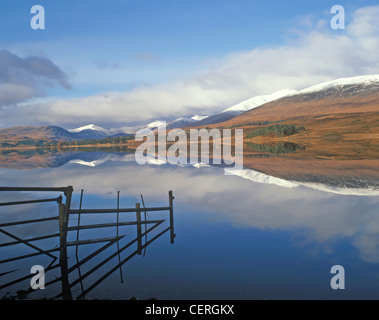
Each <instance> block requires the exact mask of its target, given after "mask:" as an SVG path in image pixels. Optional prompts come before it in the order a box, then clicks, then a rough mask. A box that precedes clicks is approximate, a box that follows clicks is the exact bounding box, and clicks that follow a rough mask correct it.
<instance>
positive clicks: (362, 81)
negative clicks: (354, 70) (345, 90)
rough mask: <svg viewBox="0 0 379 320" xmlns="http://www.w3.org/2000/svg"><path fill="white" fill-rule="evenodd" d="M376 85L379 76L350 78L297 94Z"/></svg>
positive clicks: (317, 86)
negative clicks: (334, 88) (352, 86)
mask: <svg viewBox="0 0 379 320" xmlns="http://www.w3.org/2000/svg"><path fill="white" fill-rule="evenodd" d="M374 83H379V74H374V75H366V76H358V77H350V78H340V79H336V80H332V81H326V82H322V83H319V84H316V85H313V86H310V87H308V88H305V89H302V90H300V91H298V92H297V94H305V93H314V92H319V91H323V90H327V89H330V88H333V87H341V86H347V85H364V86H367V85H370V84H374Z"/></svg>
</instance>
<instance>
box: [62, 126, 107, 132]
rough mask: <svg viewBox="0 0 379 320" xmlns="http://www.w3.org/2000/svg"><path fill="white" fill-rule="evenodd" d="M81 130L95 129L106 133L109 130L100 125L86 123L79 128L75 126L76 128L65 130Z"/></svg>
mask: <svg viewBox="0 0 379 320" xmlns="http://www.w3.org/2000/svg"><path fill="white" fill-rule="evenodd" d="M83 130H95V131H99V132H104V133H106V134H107V133H108V132H109V130H106V129H104V128H102V127H99V126H97V125H95V124H88V125H86V126H83V127H80V128H76V129H69V130H67V131H69V132H74V133H76V132H81V131H83Z"/></svg>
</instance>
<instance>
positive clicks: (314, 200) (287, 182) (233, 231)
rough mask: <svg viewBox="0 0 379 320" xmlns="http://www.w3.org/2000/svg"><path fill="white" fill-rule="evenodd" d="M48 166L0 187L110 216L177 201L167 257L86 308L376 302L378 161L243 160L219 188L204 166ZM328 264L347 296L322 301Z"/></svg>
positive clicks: (220, 176)
mask: <svg viewBox="0 0 379 320" xmlns="http://www.w3.org/2000/svg"><path fill="white" fill-rule="evenodd" d="M258 153H261V151H258ZM294 154H296V152H295V153H294ZM50 156H51V155H50ZM56 156H58V157H56V158H55V160H56V159H59V161H58V160H56V161H55V162H54V161H52V160H51V159H49V161H46V162H45V164H47V165H46V167H35V168H34V169H33V170H14V169H5V168H3V169H0V180H1V181H2V183H1V184H2V185H5V184H6V185H9V186H20V185H25V186H27V185H29V186H31V185H35V183H36V181H38V184H39V185H44V186H62V185H73V186H75V190H76V194H75V196H74V198H73V204H74V205H75V206H76V207H78V205H79V198H78V197H79V196H78V192H77V191H78V190H80V189H84V190H85V193H86V199H87V200H88V201H90V202H91V203H93V204H95V205H96V206H99V207H112V206H114V195H115V194H116V193H117V191H118V190H121V191H122V194H123V195H125V198H124V199H123V203H124V204H127V206H133V205H134V204H135V203H136V202H138V201H139V200H140V198H139V197H140V195H141V194H143V195H144V197H145V198H146V199H149V202H151V203H154V204H157V205H160V202H161V200H162V190H174V193H175V198H176V200H175V227H176V233H177V234H178V237H177V239H176V240H175V245H174V246H170V244H169V243H167V241H160V242H159V241H158V242H156V243H155V244H154V246H152V247H151V248H154V249H151V250H149V249H148V253H149V254H147V255H146V257H145V258H142V257H139V258H137V259H132V260H131V261H130V263H129V264H128V265H125V283H124V284H121V283H120V281H119V275H118V273H117V272H115V273H114V274H113V275H112V276H110V277H109V279H107V280H106V281H104V282H103V283H102V284H101V285H99V286H98V287H97V290H95V291H94V292H93V293H92V295H91V294H89V295H88V296H87V298H88V299H91V298H112V299H113V298H115V299H129V298H130V297H131V296H136V297H138V298H141V299H144V298H146V299H147V298H151V297H155V298H158V299H181V298H183V299H281V298H290V299H291V298H338V299H339V298H379V282H378V283H376V281H372V279H376V278H378V277H379V272H378V271H377V268H376V264H377V263H379V249H378V248H379V236H378V234H379V228H378V227H377V226H379V221H378V219H379V218H378V215H377V210H378V209H377V208H378V205H379V199H378V177H377V174H378V173H377V172H378V171H376V169H377V167H376V166H377V164H376V162H377V161H375V160H372V161H371V160H364V161H361V162H359V161H358V160H357V161H350V160H346V161H342V160H341V161H340V162H338V161H329V160H325V159H319V160H317V161H316V160H314V161H306V160H304V159H289V158H283V157H281V156H280V155H278V157H269V158H248V157H247V158H246V159H245V167H246V168H245V169H244V170H243V171H242V172H241V174H240V176H233V175H231V176H226V175H224V171H223V170H220V168H216V167H211V166H207V167H202V166H199V168H195V167H193V166H186V167H179V166H171V165H160V166H157V165H154V164H150V165H146V166H138V165H136V164H135V161H134V154H123V153H104V152H91V153H74V152H72V153H68V154H59V153H58V154H56ZM23 161H25V159H23ZM53 162H54V163H55V165H54V167H49V164H50V163H53ZM59 162H60V163H61V164H60V165H57V164H58V163H59ZM291 179H292V180H291ZM11 212H12V218H15V217H17V215H18V214H21V213H18V212H16V211H14V210H11ZM37 212H38V215H37V217H40V215H43V214H44V212H45V214H46V211H38V210H37ZM36 214H37V213H36ZM8 219H10V212H9V211H8V213H5V212H3V213H2V214H1V215H0V223H5V222H7V220H8ZM101 223H105V222H104V221H101ZM17 232H18V233H17V234H18V235H21V234H23V235H26V236H27V237H31V236H32V233H33V232H36V231H35V230H31V229H18V230H17ZM1 241H5V236H2V237H1ZM7 241H9V239H7ZM168 242H169V241H168ZM0 249H4V248H0ZM0 254H2V258H1V259H4V257H6V256H7V253H5V256H4V251H3V250H0ZM99 259H100V258H99ZM335 264H341V265H343V266H344V267H345V270H346V274H347V280H346V281H347V283H349V290H346V291H345V292H343V293H341V292H340V293H337V292H334V291H333V290H331V289H330V278H331V276H330V268H331V267H332V266H333V265H335ZM278 265H280V266H281V267H280V269H278V268H277V266H278ZM0 267H1V265H0ZM28 267H29V266H28ZM15 269H16V268H15ZM12 270H13V269H12ZM6 271H9V270H4V272H6ZM0 273H3V270H1V272H0ZM128 275H129V276H128ZM348 281H349V282H348Z"/></svg>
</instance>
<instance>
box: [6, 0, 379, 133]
mask: <svg viewBox="0 0 379 320" xmlns="http://www.w3.org/2000/svg"><path fill="white" fill-rule="evenodd" d="M34 4H39V5H42V6H44V8H45V14H46V29H45V30H33V29H31V27H30V19H31V17H32V16H33V15H32V14H30V8H31V7H32V6H33V5H34ZM336 4H341V5H343V6H344V8H345V10H346V24H347V29H346V30H338V31H336V30H331V28H328V23H329V21H330V19H331V17H332V15H331V14H330V8H331V7H332V6H333V5H336ZM376 5H377V1H365V0H362V1H339V2H336V1H320V0H318V1H306V2H305V1H297V0H296V1H295V0H293V1H273V0H267V1H248V0H234V1H232V0H124V1H122V0H110V1H103V0H101V1H98V0H97V1H93V0H81V1H71V0H69V1H46V0H39V1H38V2H34V1H33V2H31V1H27V0H18V1H14V0H3V1H2V7H1V12H0V29H1V30H2V33H1V37H0V49H2V50H6V51H8V52H10V53H12V54H15V55H17V56H18V57H20V58H22V59H25V58H27V57H29V56H39V57H43V58H45V59H48V60H49V61H51V62H52V63H54V64H55V65H56V66H57V67H58V68H59V69H60V70H61V71H62V72H63V73H64V74H65V77H66V79H67V81H69V83H70V84H71V87H72V88H71V89H70V90H67V88H64V87H62V86H60V85H56V84H52V83H50V85H44V84H42V90H39V92H38V94H34V95H33V96H32V97H31V99H23V100H22V106H23V107H25V105H28V108H29V109H28V110H34V111H36V113H35V114H36V115H37V114H39V113H45V112H39V111H38V110H40V103H42V102H46V103H52V101H54V100H58V99H69V100H70V99H75V98H77V99H78V98H91V97H94V96H96V95H108V93H109V92H116V95H120V94H125V93H127V92H132V93H133V95H132V96H130V94H129V96H128V97H127V99H126V100H127V101H130V100H132V101H133V103H132V105H130V106H129V109H130V108H131V109H133V108H134V109H135V108H138V109H139V110H141V111H140V113H139V114H137V113H135V112H134V111H133V110H132V112H129V109H128V107H125V110H126V109H128V111H127V112H126V111H125V112H126V113H127V114H131V117H130V118H128V119H122V122H125V123H128V122H133V121H142V120H145V119H146V120H147V119H153V118H155V117H159V116H161V117H163V116H165V115H166V111H169V112H168V113H167V115H168V116H175V115H178V116H180V115H183V114H187V113H191V112H197V111H203V110H204V109H206V112H205V113H209V112H214V111H215V110H220V109H222V108H224V107H228V106H230V105H232V104H233V103H237V102H240V101H242V100H244V99H246V98H248V97H250V96H252V95H255V94H256V95H259V94H267V93H270V88H266V87H265V86H263V85H254V83H251V90H248V89H245V90H244V91H241V92H236V90H234V89H231V91H233V92H234V93H233V94H231V95H230V96H228V97H225V98H223V97H219V98H217V99H215V98H214V97H211V96H209V95H207V96H204V97H203V96H202V94H200V95H199V94H197V93H196V92H193V94H192V95H191V97H194V96H198V97H200V96H201V97H203V98H202V99H201V101H199V99H200V98H198V99H195V100H194V101H191V102H189V100H191V99H188V98H187V101H188V103H182V102H181V101H179V100H180V99H178V98H177V97H168V98H167V100H168V101H169V104H170V105H171V107H170V108H168V109H167V110H165V109H164V108H161V107H160V105H161V104H164V105H165V103H164V101H162V102H160V104H159V106H157V108H158V109H159V110H161V112H152V110H151V108H149V107H148V106H147V105H149V104H151V100H150V102H149V101H146V102H145V104H143V103H137V102H136V101H137V100H138V101H140V100H141V99H140V97H138V98H135V94H136V93H137V92H140V91H141V90H144V89H145V88H149V90H150V91H149V92H148V93H147V94H146V95H145V96H148V97H149V96H150V94H151V92H152V91H151V90H153V91H154V95H152V96H151V98H150V99H153V101H158V100H159V99H163V98H162V92H163V93H164V94H163V95H166V96H167V92H168V91H170V90H171V89H170V88H168V87H166V86H168V84H171V85H173V86H172V87H171V88H172V91H177V92H180V90H181V89H182V88H183V86H185V83H192V82H193V81H194V79H196V81H197V82H199V81H200V82H201V81H203V80H204V75H209V74H210V72H211V73H212V72H213V73H214V74H218V76H217V81H220V79H221V78H224V79H226V78H227V77H228V76H229V75H230V73H228V72H227V71H225V70H228V69H229V68H230V69H233V68H234V66H235V64H234V62H233V63H231V60H233V57H235V56H238V55H239V56H240V58H241V57H242V58H243V55H244V54H245V53H246V54H247V53H249V52H253V51H254V52H255V54H256V53H257V52H258V51H264V50H275V49H277V48H281V49H285V48H288V47H289V46H292V47H293V48H295V47H296V48H299V46H301V45H304V43H306V42H307V43H308V47H309V46H312V44H310V41H311V38H310V36H311V35H313V32H318V33H320V35H321V36H324V37H329V39H331V38H333V37H340V39H342V38H343V37H346V35H347V37H349V36H350V35H351V34H350V35H349V34H348V33H349V30H348V27H349V24H350V23H352V24H355V25H356V24H357V22H358V21H360V20H358V19H355V22H354V14H355V13H356V12H357V10H360V9H361V8H367V7H369V6H376ZM375 8H376V7H375ZM366 11H367V12H368V13H367V12H366V14H369V12H370V10H366ZM361 20H362V19H361ZM320 22H323V23H320ZM360 30H361V29H360ZM352 36H356V35H355V34H354V35H352ZM371 42H372V40H371ZM314 43H317V40H315V42H314ZM357 45H358V44H357ZM370 50H371V48H370ZM294 54H299V55H300V54H304V53H303V52H302V51H301V50H300V52H299V53H294ZM335 54H336V53H335ZM278 56H279V57H280V54H279V55H278ZM273 59H274V58H273ZM275 59H277V58H275ZM331 59H335V56H332V57H331ZM273 62H274V61H273ZM246 63H248V62H246ZM369 64H371V65H372V62H371V61H370V62H368V63H367V65H369ZM267 65H268V66H270V62H267ZM240 67H241V68H242V66H240ZM249 67H251V68H252V70H251V73H254V72H255V68H254V67H252V66H251V64H249V65H247V66H246V69H248V68H249ZM272 68H273V70H272V71H273V77H274V76H275V75H274V74H275V72H274V71H275V66H273V67H272ZM342 68H343V67H342V66H341V70H342ZM361 69H362V68H361ZM221 70H223V71H221ZM233 70H235V69H233ZM363 72H364V70H356V71H355V72H352V70H347V72H346V76H352V75H358V74H361V73H363ZM370 72H372V71H370ZM378 73H379V70H378ZM231 74H233V72H231ZM259 74H260V73H259V70H257V75H259ZM328 76H329V77H330V78H333V77H336V76H345V74H344V73H343V72H342V71H339V72H336V73H335V74H333V73H332V72H329V73H327V72H325V76H324V75H319V71H318V72H317V76H314V75H313V76H311V75H309V77H308V78H309V81H303V82H302V83H304V86H305V85H307V84H313V83H316V82H317V81H319V80H324V79H325V80H327V78H328ZM215 77H216V76H215ZM245 77H246V75H245V76H241V79H242V78H245ZM266 77H267V75H265V76H264V77H263V78H264V79H266ZM292 77H293V76H292ZM206 78H207V79H206V81H205V82H206V83H207V84H209V83H211V84H212V86H213V85H214V86H216V87H217V88H216V90H221V91H223V92H225V89H224V88H222V84H221V85H219V84H214V77H212V79H211V80H209V79H208V78H209V77H208V76H207V77H206ZM249 81H250V80H249ZM265 81H266V82H267V80H265ZM232 82H233V83H235V82H236V81H235V80H233V81H232ZM237 82H238V81H237ZM308 82H309V83H308ZM179 83H180V88H179V87H178V86H179ZM162 86H163V91H162ZM280 86H282V84H278V85H277V86H273V88H272V90H271V91H275V90H279V89H286V88H281V87H280ZM293 86H296V84H294V85H293ZM297 86H299V85H297ZM241 87H242V86H241ZM246 87H247V85H246ZM186 88H188V87H186ZM39 89H41V88H39ZM157 90H158V91H159V98H158V97H156V93H157ZM185 91H186V92H187V89H185ZM5 94H6V93H5ZM187 94H188V95H190V93H189V92H187ZM141 96H142V92H141ZM182 96H183V97H185V96H186V94H182ZM124 98H125V97H124V96H123V97H122V99H124ZM118 99H121V98H120V97H118ZM159 101H160V100H159ZM71 102H72V101H71V100H70V101H69V104H70V103H71ZM83 103H88V101H83ZM175 103H177V108H175V110H174V105H175ZM126 104H127V103H125V105H126ZM145 105H146V107H147V109H146V110H147V112H146V113H145V116H144V113H143V108H145ZM183 105H184V106H183ZM17 106H18V107H19V106H20V104H19V103H17ZM45 107H46V106H45ZM107 107H109V108H112V106H108V105H107ZM182 107H183V108H182ZM32 108H35V109H32ZM38 108H39V109H38ZM56 108H57V107H55V108H52V109H51V108H50V107H49V112H51V115H52V117H51V120H49V119H47V118H45V119H44V118H43V117H39V116H38V117H37V118H38V119H37V118H36V120H35V123H41V124H42V123H46V124H47V123H49V122H53V121H54V120H55V117H53V115H54V110H56ZM98 108H101V107H100V106H99V107H98ZM117 108H119V107H117ZM208 108H209V112H208V111H207V110H208ZM37 109H38V110H37ZM74 109H75V108H74ZM12 110H13V109H12ZM13 111H14V110H13ZM174 111H175V112H174ZM17 113H18V112H17ZM15 114H16V112H13V113H12V112H11V113H7V114H4V111H3V116H6V117H9V118H12V119H13V120H14V122H15V123H16V122H20V121H21V122H22V121H23V119H17V120H16V118H17V116H16V115H15ZM87 114H88V118H89V119H88V120H94V121H98V120H99V119H100V120H101V119H103V116H102V115H101V112H99V113H97V115H98V116H96V114H95V113H94V115H95V116H94V117H91V113H90V112H87ZM78 116H79V118H80V121H82V120H83V121H85V120H86V119H85V118H86V114H78ZM79 118H78V119H79ZM91 118H92V119H91ZM115 120H119V119H115ZM78 121H79V120H78ZM106 122H108V123H112V122H113V118H112V117H109V119H107V120H106ZM64 123H65V124H67V125H68V124H69V121H68V120H67V119H66V120H64ZM0 126H3V123H1V122H0Z"/></svg>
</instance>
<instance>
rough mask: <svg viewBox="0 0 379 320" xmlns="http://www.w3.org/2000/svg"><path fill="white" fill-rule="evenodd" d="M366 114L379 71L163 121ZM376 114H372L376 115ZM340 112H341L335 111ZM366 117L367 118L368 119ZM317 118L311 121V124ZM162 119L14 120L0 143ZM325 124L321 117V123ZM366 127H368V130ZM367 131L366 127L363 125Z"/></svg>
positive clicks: (375, 108)
mask: <svg viewBox="0 0 379 320" xmlns="http://www.w3.org/2000/svg"><path fill="white" fill-rule="evenodd" d="M362 113H365V114H366V116H367V115H368V114H371V113H375V114H376V116H378V113H379V75H371V76H360V77H353V78H343V79H337V80H333V81H329V82H324V83H321V84H318V85H315V86H312V87H309V88H306V89H304V90H300V91H296V90H291V89H286V90H281V91H277V92H274V93H272V94H269V95H262V96H256V97H253V98H251V99H248V100H245V101H243V102H240V103H238V104H236V105H234V106H231V107H229V108H227V109H225V110H223V111H221V112H219V113H217V114H213V115H209V116H199V115H196V116H193V117H180V118H178V119H176V120H174V121H167V129H173V128H185V127H205V126H216V125H222V126H224V127H228V126H230V127H232V126H236V125H244V124H249V123H254V122H260V121H267V122H278V121H286V120H293V121H295V120H296V121H300V120H299V119H301V121H300V122H303V123H304V122H309V119H310V118H312V119H317V117H321V116H327V115H342V114H350V115H352V114H362ZM366 116H365V117H364V119H365V120H364V121H363V118H359V119H358V118H356V119H355V122H354V123H355V124H354V123H353V119H350V120H351V121H350V120H349V121H350V122H349V121H347V122H346V123H344V125H345V126H350V125H352V126H353V125H355V128H357V125H356V124H357V122H359V121H361V122H362V123H361V127H362V128H363V127H364V126H366V127H367V126H371V127H372V126H374V127H373V128H371V129H372V130H371V129H370V130H371V131H373V132H376V131H375V130H376V129H377V128H378V127H379V123H376V125H374V123H373V122H372V121H371V122H370V121H369V118H367V117H370V116H372V115H370V116H367V117H366ZM376 116H375V117H374V118H371V119H376ZM339 117H340V116H339ZM366 118H367V119H366ZM314 122H315V121H313V122H312V121H311V122H309V123H310V124H311V125H313V124H314ZM162 123H163V120H156V121H153V122H150V123H148V124H146V125H141V126H134V127H121V128H111V129H105V128H102V127H100V126H97V125H95V124H88V125H84V126H81V127H79V128H74V129H69V130H66V129H63V128H61V127H57V126H43V127H32V126H18V127H13V128H8V129H1V130H0V141H1V143H2V145H3V146H5V147H6V146H7V144H9V145H14V143H15V142H16V143H17V142H22V144H26V145H27V144H28V143H30V144H33V143H35V142H36V141H37V142H38V141H40V142H43V141H74V140H83V139H100V138H105V137H118V136H126V135H134V134H135V133H136V132H137V131H138V130H143V129H156V128H158V126H159V125H160V124H162ZM323 125H325V123H323ZM370 130H368V131H370ZM366 131H367V130H366Z"/></svg>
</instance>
